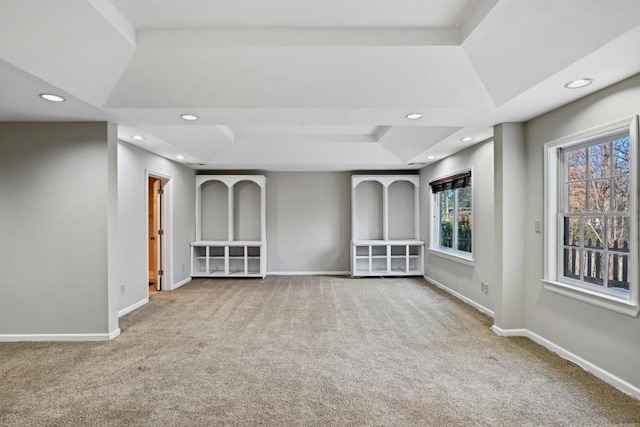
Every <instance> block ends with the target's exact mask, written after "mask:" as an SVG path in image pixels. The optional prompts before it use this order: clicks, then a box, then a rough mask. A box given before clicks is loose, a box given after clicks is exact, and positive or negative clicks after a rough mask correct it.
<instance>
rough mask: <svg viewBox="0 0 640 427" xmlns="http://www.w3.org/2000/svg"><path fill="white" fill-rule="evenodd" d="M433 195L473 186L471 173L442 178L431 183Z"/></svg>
mask: <svg viewBox="0 0 640 427" xmlns="http://www.w3.org/2000/svg"><path fill="white" fill-rule="evenodd" d="M429 185H430V186H431V191H432V192H433V193H439V192H441V191H447V190H455V189H456V188H463V187H470V186H471V171H466V172H461V173H457V174H455V175H451V176H447V177H445V178H440V179H437V180H435V181H431V182H430V183H429Z"/></svg>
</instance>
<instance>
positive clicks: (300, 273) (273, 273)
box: [267, 271, 351, 276]
mask: <svg viewBox="0 0 640 427" xmlns="http://www.w3.org/2000/svg"><path fill="white" fill-rule="evenodd" d="M349 274H351V272H350V271H269V272H267V275H268V276H346V275H349Z"/></svg>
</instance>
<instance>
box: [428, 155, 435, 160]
mask: <svg viewBox="0 0 640 427" xmlns="http://www.w3.org/2000/svg"><path fill="white" fill-rule="evenodd" d="M435 158H436V156H429V157H427V159H428V160H433V159H435Z"/></svg>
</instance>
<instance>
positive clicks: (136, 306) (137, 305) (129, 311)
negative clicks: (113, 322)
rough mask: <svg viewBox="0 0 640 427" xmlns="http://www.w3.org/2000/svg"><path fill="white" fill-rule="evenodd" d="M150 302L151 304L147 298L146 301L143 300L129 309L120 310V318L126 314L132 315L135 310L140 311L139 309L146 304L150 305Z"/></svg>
mask: <svg viewBox="0 0 640 427" xmlns="http://www.w3.org/2000/svg"><path fill="white" fill-rule="evenodd" d="M148 302H149V298H145V299H143V300H141V301H138V302H137V303H135V304H131V305H130V306H129V307H126V308H123V309H122V310H120V311H119V312H118V317H122V316H124V315H125V314H129V313H131V312H132V311H133V310H136V309H138V308H140V307H142V306H143V305H145V304H146V303H148Z"/></svg>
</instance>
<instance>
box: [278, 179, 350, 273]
mask: <svg viewBox="0 0 640 427" xmlns="http://www.w3.org/2000/svg"><path fill="white" fill-rule="evenodd" d="M351 175H352V174H351V173H350V172H322V173H312V172H308V173H306V172H304V173H298V172H269V173H267V174H266V176H267V245H268V258H267V263H268V267H267V271H268V272H269V273H270V274H271V273H274V272H289V273H291V272H347V271H349V242H350V240H351Z"/></svg>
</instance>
